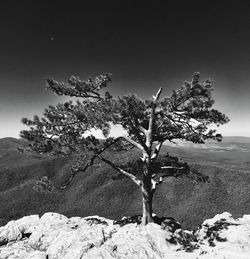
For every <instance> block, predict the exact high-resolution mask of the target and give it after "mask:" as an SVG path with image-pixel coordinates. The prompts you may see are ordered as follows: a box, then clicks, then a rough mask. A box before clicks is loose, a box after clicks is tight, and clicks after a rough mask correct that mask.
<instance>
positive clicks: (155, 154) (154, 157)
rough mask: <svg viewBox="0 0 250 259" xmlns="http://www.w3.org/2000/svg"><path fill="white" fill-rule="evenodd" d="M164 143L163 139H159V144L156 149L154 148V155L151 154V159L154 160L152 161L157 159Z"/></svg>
mask: <svg viewBox="0 0 250 259" xmlns="http://www.w3.org/2000/svg"><path fill="white" fill-rule="evenodd" d="M162 143H163V141H159V142H158V144H157V145H156V147H155V150H154V153H153V155H152V156H151V160H152V161H153V160H155V159H156V158H157V156H158V155H159V153H160V150H161V146H162Z"/></svg>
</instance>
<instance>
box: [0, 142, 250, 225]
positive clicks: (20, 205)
mask: <svg viewBox="0 0 250 259" xmlns="http://www.w3.org/2000/svg"><path fill="white" fill-rule="evenodd" d="M19 145H20V146H25V145H27V142H25V141H23V140H16V139H12V138H5V139H0V154H1V158H0V208H2V209H1V210H0V224H4V223H6V222H7V221H9V220H11V219H16V218H19V217H22V216H24V215H29V214H36V213H38V214H43V213H44V212H47V211H55V212H59V213H62V214H65V215H66V216H77V215H79V216H88V215H94V214H95V215H100V216H104V217H108V218H115V219H118V218H121V217H122V216H124V215H134V214H140V213H141V193H140V191H139V189H138V188H137V186H136V185H134V183H133V182H131V181H130V180H129V179H127V178H124V177H118V175H117V173H116V172H114V171H113V170H112V169H111V168H110V167H109V166H107V165H106V164H102V163H101V162H99V161H98V162H97V163H96V164H95V165H94V166H93V167H91V168H90V169H89V170H87V171H86V172H85V173H79V174H78V175H77V176H76V177H75V179H74V180H73V182H72V183H71V184H70V186H69V187H68V188H67V189H66V190H64V191H62V192H53V193H40V192H36V191H34V190H33V189H32V187H33V184H34V182H35V181H36V180H37V179H40V178H41V177H42V176H44V175H47V176H48V177H49V178H50V179H51V180H52V181H53V182H54V183H55V185H61V184H62V183H63V182H64V181H65V180H66V179H67V177H68V176H69V173H70V171H69V168H70V166H71V164H73V162H74V161H73V160H72V159H65V158H54V157H45V156H39V155H36V156H33V155H31V154H23V153H20V152H19V151H17V150H16V149H17V147H18V146H19ZM201 150H202V152H201ZM165 152H169V153H171V154H176V155H179V156H181V157H182V158H183V160H184V161H188V162H192V163H193V165H192V166H193V167H195V168H197V169H199V170H200V172H202V173H204V174H206V175H208V176H209V177H210V183H203V184H196V183H194V182H192V181H191V180H189V179H187V178H181V179H174V178H168V179H164V182H163V184H162V185H160V187H159V189H158V190H157V192H156V195H155V199H154V210H155V212H156V213H157V214H158V215H165V216H172V217H174V218H176V219H177V220H179V221H180V222H181V223H182V225H183V226H184V227H185V228H194V227H197V226H198V225H199V224H200V223H201V222H202V221H203V220H204V219H205V218H209V217H212V216H213V215H215V214H216V213H221V212H223V211H229V212H230V213H232V214H233V216H234V217H239V216H242V215H243V214H250V173H249V170H248V168H249V167H248V166H247V165H248V164H249V165H250V157H249V154H248V156H247V157H248V160H247V159H246V157H245V156H243V155H245V154H247V153H246V152H245V153H244V152H236V151H225V152H212V151H210V150H207V149H196V148H194V149H192V148H191V149H185V148H183V147H170V146H164V147H163V153H165ZM218 154H219V155H218ZM235 154H237V156H238V157H235ZM230 155H231V157H230ZM108 156H110V158H112V159H114V160H116V161H119V162H120V163H124V162H126V161H129V160H132V159H133V158H134V157H135V156H137V151H132V150H131V151H129V152H127V153H124V154H122V155H121V154H118V155H117V154H116V155H115V154H113V153H112V154H108ZM228 157H229V159H228V160H227V158H228ZM232 157H234V159H233V161H231V160H230V159H231V158H232ZM236 160H237V161H238V162H237V161H236ZM234 161H235V162H237V163H235V164H233V163H234ZM240 164H241V166H239V168H242V171H240V170H237V169H236V168H237V167H238V165H240ZM223 167H224V168H223ZM191 215H192V216H191Z"/></svg>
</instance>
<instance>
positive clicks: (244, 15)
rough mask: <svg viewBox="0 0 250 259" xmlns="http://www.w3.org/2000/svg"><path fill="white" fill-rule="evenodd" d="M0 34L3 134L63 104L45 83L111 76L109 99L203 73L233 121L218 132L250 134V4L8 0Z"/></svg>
mask: <svg viewBox="0 0 250 259" xmlns="http://www.w3.org/2000/svg"><path fill="white" fill-rule="evenodd" d="M0 33H1V38H0V39H1V40H0V57H1V59H0V119H1V127H0V138H2V137H7V136H12V137H18V134H19V131H20V129H22V128H23V126H22V124H21V122H20V120H21V118H22V117H31V116H33V114H41V113H42V111H43V109H44V108H46V106H47V105H48V104H55V103H57V102H58V101H59V98H58V97H57V96H55V95H54V94H53V93H51V92H48V91H46V90H45V89H44V86H45V83H44V80H45V78H47V77H52V78H53V79H56V80H67V79H68V77H69V76H71V75H76V76H80V77H81V78H82V79H85V78H87V77H88V76H95V75H98V74H101V73H105V72H111V73H112V74H113V83H112V84H111V85H110V89H109V90H110V92H111V93H113V94H114V95H123V94H126V93H131V92H134V93H136V94H138V95H139V96H140V97H143V98H144V97H149V96H151V95H152V94H153V93H155V91H157V89H158V88H159V87H161V86H162V87H163V88H164V93H165V94H166V95H167V94H169V93H170V92H171V91H172V90H173V89H175V88H178V87H179V86H180V85H181V84H182V82H183V81H184V80H190V79H191V76H192V74H193V73H194V72H196V71H200V72H201V76H202V78H204V79H206V78H207V77H210V78H212V79H214V80H215V84H214V87H215V91H214V98H215V100H216V108H218V109H219V110H221V111H222V112H224V113H226V114H227V115H228V116H229V117H230V119H231V122H230V123H228V124H227V125H226V126H223V127H221V128H220V129H219V131H220V132H221V133H223V134H224V135H234V136H236V135H241V136H250V117H249V115H250V101H249V100H250V85H249V84H250V2H249V1H222V0H221V1H218V0H217V1H212V0H210V1H204V0H203V1H201V0H200V1H192V0H190V1H178V0H175V1H173V0H172V1H167V0H165V1H156V0H154V1H136V0H133V1H126V0H123V1H117V0H116V1H108V0H107V1H95V0H91V1H86V0H84V1H73V0H71V1H56V0H53V1H52V0H50V1H46V0H43V1H40V0H37V1H34V0H33V1H25V0H23V1H4V2H3V3H1V8H0Z"/></svg>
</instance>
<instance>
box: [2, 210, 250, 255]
mask: <svg viewBox="0 0 250 259" xmlns="http://www.w3.org/2000/svg"><path fill="white" fill-rule="evenodd" d="M155 219H156V222H157V223H158V224H155V223H151V224H148V225H147V226H146V227H142V226H141V225H139V224H137V222H138V221H139V218H138V217H134V218H125V219H123V220H122V221H113V220H109V219H106V218H102V217H98V216H93V217H85V218H80V217H72V218H67V217H65V216H63V215H60V214H57V213H45V214H44V215H43V216H42V217H41V218H39V216H38V215H32V216H26V217H23V218H21V219H19V220H16V221H10V222H9V223H8V224H7V225H5V226H3V227H0V258H1V259H7V258H8V259H14V258H15V259H21V258H23V259H56V258H58V259H59V258H60V259H66V258H68V259H80V258H81V259H83V258H88V259H90V258H93V259H94V258H95V259H98V258H105V259H106V258H107V259H108V258H131V259H132V258H143V259H144V258H152V259H153V258H170V259H171V258H187V259H188V258H204V259H205V258H221V259H222V258H228V259H229V258H230V259H232V258H234V259H236V258H237V259H240V258H248V259H249V258H250V256H249V255H250V215H245V216H243V217H242V218H239V219H236V220H235V219H233V218H232V216H231V214H229V213H227V212H225V213H222V214H218V215H216V216H215V217H214V218H212V219H208V220H205V221H204V223H203V224H202V225H201V226H200V228H199V229H198V230H197V231H194V232H190V231H187V230H182V228H181V226H180V224H179V223H178V222H176V221H175V220H174V219H172V218H165V219H164V218H161V219H160V218H155Z"/></svg>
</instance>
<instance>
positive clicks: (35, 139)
mask: <svg viewBox="0 0 250 259" xmlns="http://www.w3.org/2000/svg"><path fill="white" fill-rule="evenodd" d="M46 82H47V88H48V89H50V90H52V91H53V92H54V93H56V94H57V95H64V96H68V97H72V100H69V101H68V102H65V103H59V104H57V105H56V106H49V107H48V108H47V109H45V111H44V113H43V116H42V117H41V118H39V117H38V116H34V118H33V120H30V119H27V118H23V119H22V122H23V123H24V124H26V125H27V126H29V130H23V131H22V132H21V137H22V138H25V139H27V140H29V141H32V144H31V145H30V149H31V150H33V151H35V152H38V153H50V154H52V155H57V156H58V155H63V156H71V155H74V154H77V155H78V161H77V163H76V165H74V166H73V167H72V172H71V176H70V177H69V179H68V180H67V181H66V183H65V184H64V185H63V186H61V187H60V189H64V188H66V187H67V186H68V185H69V184H70V182H71V181H72V179H73V178H74V176H75V175H76V174H77V173H78V172H83V171H85V170H86V169H87V168H88V167H89V166H91V165H93V163H94V161H95V160H96V159H100V160H101V161H103V162H105V163H106V164H108V165H110V166H111V167H112V168H113V169H114V170H115V171H117V172H118V173H120V174H122V175H125V176H127V177H129V178H130V179H131V180H132V181H133V182H134V183H135V184H136V185H138V186H139V188H140V189H141V192H142V201H143V217H142V224H143V225H146V224H147V223H149V222H151V221H153V219H152V201H153V195H154V193H155V189H156V187H157V186H158V184H160V183H161V182H162V177H159V174H160V173H161V176H164V175H165V176H175V177H177V176H181V175H183V174H189V173H190V168H189V166H188V165H187V164H186V163H183V162H180V161H179V160H178V159H176V158H174V157H171V156H169V155H168V156H166V157H165V162H164V163H165V164H164V163H159V162H158V161H157V157H158V155H159V152H160V150H161V147H162V145H163V143H164V142H167V141H169V142H173V141H174V140H186V141H191V142H193V143H204V142H205V140H207V139H214V140H218V141H221V140H222V136H221V135H220V134H216V130H214V129H211V127H213V126H214V125H216V126H219V125H221V124H224V123H227V122H228V121H229V119H228V118H227V117H226V116H225V115H224V114H222V113H221V112H219V111H218V110H216V109H213V108H212V107H213V104H214V100H213V99H212V95H211V94H212V90H213V88H212V82H211V81H210V80H206V81H205V82H201V80H200V75H199V73H195V74H194V75H193V77H192V80H191V82H185V83H184V84H183V85H182V86H181V87H180V88H179V89H178V90H176V91H173V92H172V94H171V95H170V96H166V97H163V98H160V97H161V94H162V88H160V89H159V90H158V92H157V93H156V94H155V95H153V97H152V98H150V99H147V100H142V99H140V98H139V97H137V96H136V95H134V94H131V95H126V96H122V97H118V98H114V97H113V96H112V95H111V94H110V93H109V92H104V89H105V88H106V87H107V86H108V84H109V83H110V82H111V75H110V74H105V75H100V76H98V77H96V78H93V79H92V78H89V79H88V80H86V81H82V80H81V79H80V78H78V77H74V76H72V77H70V79H69V80H68V82H67V83H63V82H58V81H55V80H52V79H47V80H46ZM112 125H121V126H122V127H123V129H124V130H125V131H126V133H127V134H126V135H121V136H119V137H117V138H112V137H109V132H110V128H111V127H112ZM93 129H99V130H101V131H102V133H103V135H104V136H105V137H106V138H105V140H104V141H100V140H98V139H96V138H95V137H94V136H93V135H89V134H87V133H89V132H91V130H93ZM130 148H138V149H139V150H140V151H141V154H142V156H141V158H140V161H139V162H138V163H139V164H138V165H139V167H137V169H138V168H139V171H140V176H139V177H138V176H137V174H135V173H134V172H133V170H134V169H135V168H134V165H131V164H130V165H126V166H120V165H118V164H116V163H115V162H114V161H111V160H110V159H108V158H107V157H105V151H107V150H111V149H112V151H113V152H114V151H116V152H119V151H122V150H128V149H130ZM86 152H88V154H91V156H90V157H89V158H88V162H86ZM166 161H167V162H166ZM164 172H165V174H164ZM197 175H198V174H197ZM198 176H199V175H198Z"/></svg>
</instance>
